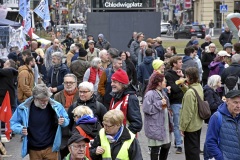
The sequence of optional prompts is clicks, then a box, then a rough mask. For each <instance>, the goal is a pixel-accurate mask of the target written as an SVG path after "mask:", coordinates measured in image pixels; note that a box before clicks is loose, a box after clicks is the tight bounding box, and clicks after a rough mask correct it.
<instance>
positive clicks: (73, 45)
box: [70, 43, 75, 51]
mask: <svg viewBox="0 0 240 160" xmlns="http://www.w3.org/2000/svg"><path fill="white" fill-rule="evenodd" d="M74 47H75V43H73V44H71V46H70V50H71V51H72V50H74Z"/></svg>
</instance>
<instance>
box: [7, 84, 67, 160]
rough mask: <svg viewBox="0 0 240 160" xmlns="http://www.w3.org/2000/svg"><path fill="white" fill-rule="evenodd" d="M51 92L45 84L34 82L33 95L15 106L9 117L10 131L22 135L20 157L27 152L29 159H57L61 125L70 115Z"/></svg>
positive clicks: (64, 125)
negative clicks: (52, 97)
mask: <svg viewBox="0 0 240 160" xmlns="http://www.w3.org/2000/svg"><path fill="white" fill-rule="evenodd" d="M51 96H52V93H51V91H50V90H49V88H47V86H46V85H45V84H37V85H36V86H35V87H34V88H33V91H32V97H30V98H28V99H27V100H25V102H23V103H21V104H20V105H19V106H18V107H17V109H16V111H15V112H14V114H13V116H12V118H11V120H10V124H11V129H12V131H13V132H14V133H16V134H21V135H23V136H24V138H23V145H22V158H23V157H25V156H26V155H27V154H29V157H30V159H58V151H59V147H60V145H61V139H62V137H61V135H62V134H61V127H66V126H67V125H68V124H69V118H68V115H67V113H66V111H65V109H64V107H63V106H62V104H60V103H58V102H57V101H55V100H53V99H51V98H50V97H51Z"/></svg>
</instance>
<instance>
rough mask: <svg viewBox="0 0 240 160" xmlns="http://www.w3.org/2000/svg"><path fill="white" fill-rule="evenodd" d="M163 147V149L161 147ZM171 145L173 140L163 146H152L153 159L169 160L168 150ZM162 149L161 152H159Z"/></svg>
mask: <svg viewBox="0 0 240 160" xmlns="http://www.w3.org/2000/svg"><path fill="white" fill-rule="evenodd" d="M160 147H161V149H160ZM170 147H171V142H170V143H168V144H164V145H161V146H151V147H150V149H151V155H150V156H151V160H167V157H168V152H169V149H170ZM159 150H160V154H159Z"/></svg>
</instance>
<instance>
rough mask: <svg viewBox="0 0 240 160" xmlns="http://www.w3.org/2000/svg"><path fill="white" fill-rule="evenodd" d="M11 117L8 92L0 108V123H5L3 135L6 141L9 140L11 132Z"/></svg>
mask: <svg viewBox="0 0 240 160" xmlns="http://www.w3.org/2000/svg"><path fill="white" fill-rule="evenodd" d="M11 117H12V109H11V105H10V96H9V92H8V91H7V93H6V95H5V97H4V99H3V102H2V106H1V108H0V121H2V122H5V123H6V125H5V135H6V137H7V139H8V140H10V133H11V132H12V131H11V129H10V122H9V121H10V119H11Z"/></svg>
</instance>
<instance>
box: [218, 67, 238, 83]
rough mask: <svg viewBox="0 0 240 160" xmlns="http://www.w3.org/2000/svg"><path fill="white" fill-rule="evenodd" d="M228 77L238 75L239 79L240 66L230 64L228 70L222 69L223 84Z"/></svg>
mask: <svg viewBox="0 0 240 160" xmlns="http://www.w3.org/2000/svg"><path fill="white" fill-rule="evenodd" d="M228 75H238V77H240V64H238V63H232V64H231V65H230V66H229V67H228V68H224V70H223V72H222V75H221V80H222V83H223V84H225V80H226V78H227V76H228Z"/></svg>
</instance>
